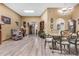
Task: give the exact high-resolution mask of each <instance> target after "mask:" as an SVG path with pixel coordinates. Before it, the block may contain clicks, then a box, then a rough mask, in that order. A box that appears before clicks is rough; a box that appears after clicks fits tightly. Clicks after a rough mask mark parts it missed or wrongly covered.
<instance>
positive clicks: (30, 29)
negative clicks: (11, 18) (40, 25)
mask: <svg viewBox="0 0 79 59" xmlns="http://www.w3.org/2000/svg"><path fill="white" fill-rule="evenodd" d="M29 34H32V25H29Z"/></svg>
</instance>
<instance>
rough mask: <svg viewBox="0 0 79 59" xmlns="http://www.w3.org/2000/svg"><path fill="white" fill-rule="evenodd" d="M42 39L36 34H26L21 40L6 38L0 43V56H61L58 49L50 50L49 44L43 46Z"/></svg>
mask: <svg viewBox="0 0 79 59" xmlns="http://www.w3.org/2000/svg"><path fill="white" fill-rule="evenodd" d="M44 42H45V40H44V39H41V38H39V37H38V36H34V35H28V36H26V37H24V38H23V39H22V40H18V41H14V40H8V41H5V42H3V43H2V44H1V45H0V56H62V55H68V54H65V53H64V54H60V51H59V50H53V52H54V53H52V50H50V48H49V44H47V45H46V49H45V48H44Z"/></svg>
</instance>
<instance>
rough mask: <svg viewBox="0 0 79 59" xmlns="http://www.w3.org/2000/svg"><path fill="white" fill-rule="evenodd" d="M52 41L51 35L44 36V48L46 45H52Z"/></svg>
mask: <svg viewBox="0 0 79 59" xmlns="http://www.w3.org/2000/svg"><path fill="white" fill-rule="evenodd" d="M52 39H53V38H52V36H51V35H46V38H45V44H44V48H46V45H47V43H52Z"/></svg>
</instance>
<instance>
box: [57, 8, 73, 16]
mask: <svg viewBox="0 0 79 59" xmlns="http://www.w3.org/2000/svg"><path fill="white" fill-rule="evenodd" d="M72 11H73V7H69V8H68V7H67V8H61V9H59V10H58V12H59V13H60V14H61V15H62V16H64V15H69V14H70V13H71V12H72Z"/></svg>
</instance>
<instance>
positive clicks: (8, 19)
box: [1, 16, 11, 24]
mask: <svg viewBox="0 0 79 59" xmlns="http://www.w3.org/2000/svg"><path fill="white" fill-rule="evenodd" d="M1 21H2V22H3V23H4V24H11V18H9V17H6V16H1Z"/></svg>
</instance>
